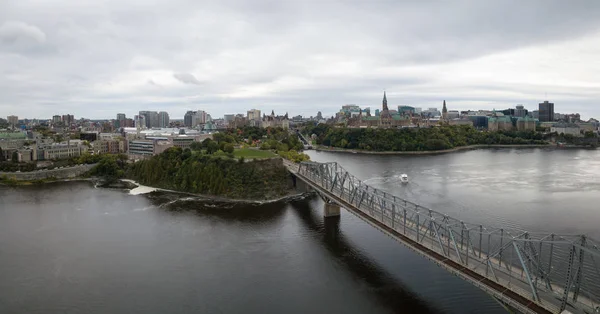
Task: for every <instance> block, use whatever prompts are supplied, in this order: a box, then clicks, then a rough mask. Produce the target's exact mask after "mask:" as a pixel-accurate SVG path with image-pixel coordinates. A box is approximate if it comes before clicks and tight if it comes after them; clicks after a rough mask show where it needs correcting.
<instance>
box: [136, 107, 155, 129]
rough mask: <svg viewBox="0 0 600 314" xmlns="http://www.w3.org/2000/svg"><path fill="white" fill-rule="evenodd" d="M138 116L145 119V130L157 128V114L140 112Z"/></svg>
mask: <svg viewBox="0 0 600 314" xmlns="http://www.w3.org/2000/svg"><path fill="white" fill-rule="evenodd" d="M139 115H140V116H143V117H145V121H146V128H148V129H151V128H158V127H160V124H159V122H158V112H156V111H140V113H139Z"/></svg>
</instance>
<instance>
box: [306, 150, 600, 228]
mask: <svg viewBox="0 0 600 314" xmlns="http://www.w3.org/2000/svg"><path fill="white" fill-rule="evenodd" d="M308 153H309V155H310V156H311V158H312V159H313V160H316V161H337V162H339V163H340V164H341V165H342V166H343V167H345V168H346V169H348V170H349V171H350V172H352V173H353V174H354V175H356V176H357V177H359V178H361V179H364V180H366V182H367V183H368V184H370V185H372V186H374V187H377V188H380V189H383V190H386V191H388V192H390V193H393V194H395V195H397V196H400V197H403V198H405V199H408V200H410V201H413V202H416V203H418V204H420V205H422V206H425V207H428V208H431V209H434V210H437V211H440V212H445V213H447V214H449V215H451V216H454V217H456V218H459V219H463V220H465V221H470V222H473V223H482V224H487V225H494V226H497V225H503V226H511V227H519V228H524V229H527V230H530V231H546V232H555V233H569V234H570V233H585V234H588V235H590V236H592V237H594V238H600V229H599V228H598V227H597V221H600V213H599V212H598V211H597V210H596V209H595V206H594V204H595V203H597V202H598V201H600V181H599V180H598V174H600V151H598V150H555V149H491V150H476V151H465V152H458V153H453V154H444V155H426V156H389V155H386V156H376V155H359V154H340V153H328V152H316V151H309V152H308ZM401 173H407V174H408V176H409V177H410V183H409V184H407V185H401V184H399V183H398V182H397V180H396V177H397V176H399V175H400V174H401Z"/></svg>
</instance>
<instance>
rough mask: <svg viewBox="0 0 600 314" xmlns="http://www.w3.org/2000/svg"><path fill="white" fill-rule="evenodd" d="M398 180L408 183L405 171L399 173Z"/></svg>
mask: <svg viewBox="0 0 600 314" xmlns="http://www.w3.org/2000/svg"><path fill="white" fill-rule="evenodd" d="M400 182H402V183H408V176H407V175H406V173H403V174H401V175H400Z"/></svg>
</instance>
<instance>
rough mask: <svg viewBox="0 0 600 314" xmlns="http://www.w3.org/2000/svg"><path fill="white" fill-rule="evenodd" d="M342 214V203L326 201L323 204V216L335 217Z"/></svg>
mask: <svg viewBox="0 0 600 314" xmlns="http://www.w3.org/2000/svg"><path fill="white" fill-rule="evenodd" d="M339 215H340V205H338V204H335V203H325V205H324V206H323V216H325V217H335V216H339Z"/></svg>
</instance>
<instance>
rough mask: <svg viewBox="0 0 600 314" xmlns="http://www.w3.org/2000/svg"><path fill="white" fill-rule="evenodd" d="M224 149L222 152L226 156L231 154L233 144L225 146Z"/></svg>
mask: <svg viewBox="0 0 600 314" xmlns="http://www.w3.org/2000/svg"><path fill="white" fill-rule="evenodd" d="M224 148H225V149H224V150H223V151H224V152H226V153H228V154H233V150H234V147H233V144H231V143H228V144H225V147H224Z"/></svg>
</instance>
